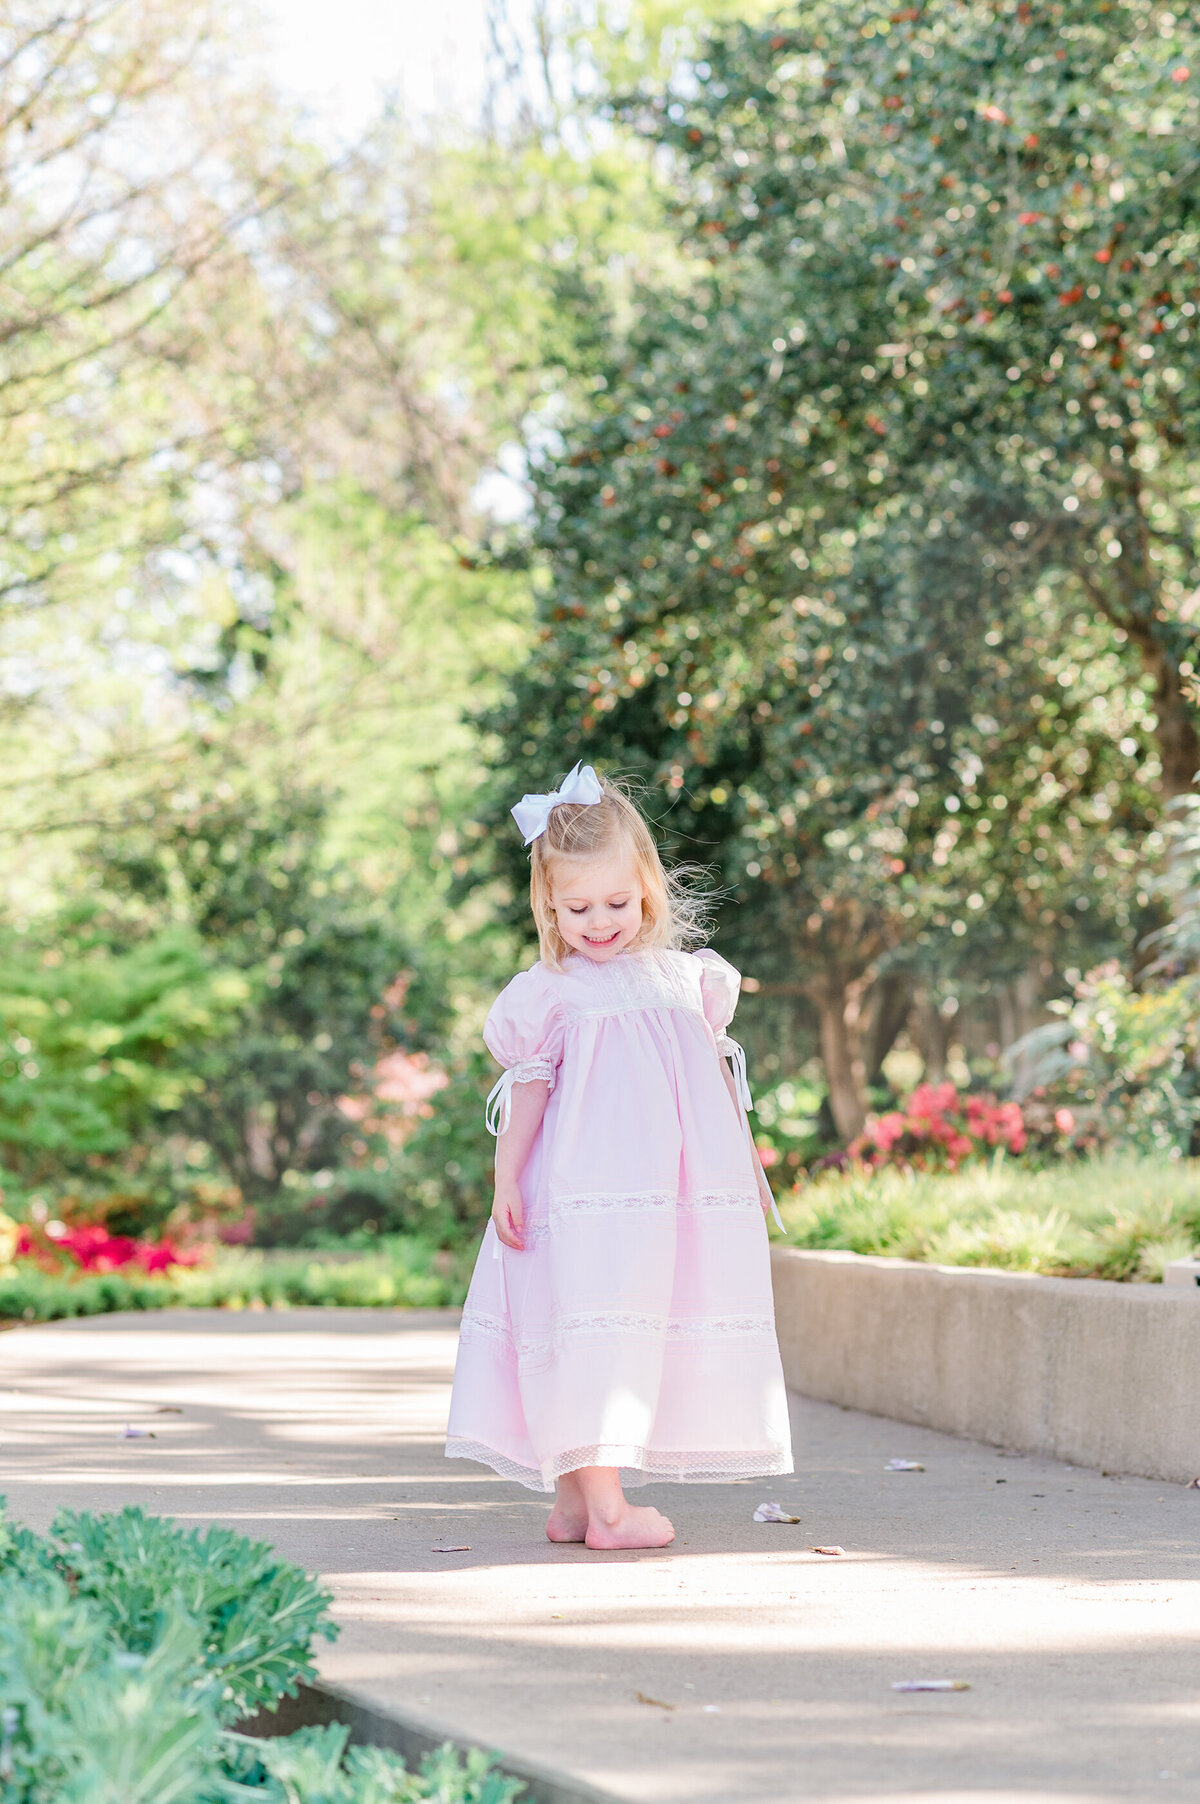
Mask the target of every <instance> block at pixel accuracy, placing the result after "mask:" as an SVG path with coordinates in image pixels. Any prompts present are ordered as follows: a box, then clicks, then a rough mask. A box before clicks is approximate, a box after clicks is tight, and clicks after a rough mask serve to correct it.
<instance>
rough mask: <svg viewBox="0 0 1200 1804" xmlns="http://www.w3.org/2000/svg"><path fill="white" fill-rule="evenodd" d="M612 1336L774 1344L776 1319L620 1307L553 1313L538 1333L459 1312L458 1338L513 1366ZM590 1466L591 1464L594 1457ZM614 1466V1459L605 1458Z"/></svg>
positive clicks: (470, 1312) (497, 1319)
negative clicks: (488, 1346) (493, 1349)
mask: <svg viewBox="0 0 1200 1804" xmlns="http://www.w3.org/2000/svg"><path fill="white" fill-rule="evenodd" d="M596 1334H605V1335H607V1334H615V1335H620V1336H621V1337H622V1338H626V1337H628V1336H630V1335H637V1336H640V1337H642V1338H643V1339H648V1340H659V1339H665V1340H667V1341H669V1342H674V1343H676V1344H679V1343H681V1342H684V1341H706V1340H731V1339H748V1338H754V1339H767V1340H769V1341H770V1342H771V1345H772V1347H774V1345H775V1318H774V1317H773V1316H770V1315H723V1316H699V1317H696V1318H694V1319H692V1320H688V1319H687V1318H680V1317H673V1316H664V1315H637V1314H633V1313H631V1312H625V1311H620V1312H618V1311H612V1310H593V1311H588V1312H580V1313H577V1314H574V1315H559V1316H553V1317H552V1318H551V1319H550V1320H549V1321H548V1322H545V1323H539V1324H538V1328H537V1331H536V1332H535V1333H529V1334H520V1335H518V1334H515V1333H514V1332H513V1328H512V1324H511V1323H510V1322H509V1321H508V1320H507V1318H506V1317H503V1316H498V1315H487V1314H485V1313H484V1312H483V1311H482V1310H477V1309H471V1308H470V1307H468V1308H467V1309H465V1310H464V1311H463V1317H462V1322H461V1324H460V1327H459V1340H460V1341H461V1342H469V1341H473V1340H482V1341H490V1342H491V1343H492V1344H493V1345H496V1346H498V1347H499V1348H500V1349H501V1350H502V1351H503V1352H504V1353H506V1354H508V1355H509V1356H510V1357H512V1358H513V1359H515V1360H516V1362H517V1364H518V1365H522V1366H538V1365H541V1364H543V1363H545V1362H546V1361H547V1360H550V1359H555V1358H557V1357H558V1355H559V1354H560V1353H562V1352H563V1350H564V1348H565V1346H566V1344H567V1341H568V1339H569V1338H570V1337H572V1336H574V1335H596ZM592 1463H593V1464H595V1463H596V1462H595V1461H593V1462H592ZM609 1463H610V1464H615V1463H616V1462H615V1461H610V1462H609Z"/></svg>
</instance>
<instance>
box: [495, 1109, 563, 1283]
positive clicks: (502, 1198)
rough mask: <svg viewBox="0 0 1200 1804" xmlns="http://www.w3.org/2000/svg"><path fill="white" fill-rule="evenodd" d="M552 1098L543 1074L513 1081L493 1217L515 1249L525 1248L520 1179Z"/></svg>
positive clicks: (498, 1149) (498, 1162)
mask: <svg viewBox="0 0 1200 1804" xmlns="http://www.w3.org/2000/svg"><path fill="white" fill-rule="evenodd" d="M549 1100H550V1085H549V1084H548V1083H546V1082H545V1081H544V1080H543V1079H541V1078H538V1079H535V1080H534V1081H533V1082H531V1083H527V1084H514V1085H513V1087H512V1092H511V1098H510V1113H509V1118H508V1126H507V1127H506V1128H505V1130H504V1132H503V1133H502V1134H501V1135H500V1136H499V1138H498V1139H497V1141H496V1195H495V1201H494V1202H493V1203H492V1221H493V1222H494V1223H495V1227H496V1232H497V1234H498V1235H499V1236H500V1239H501V1240H502V1241H503V1242H504V1244H505V1246H506V1247H512V1249H513V1251H514V1252H516V1253H523V1252H524V1251H525V1243H524V1241H523V1240H522V1238H521V1229H522V1226H523V1224H524V1220H525V1204H524V1200H523V1199H522V1196H521V1186H520V1182H519V1180H520V1176H521V1173H522V1172H523V1171H524V1169H525V1161H526V1159H528V1157H529V1154H530V1151H531V1149H532V1147H533V1143H534V1141H535V1140H536V1139H537V1132H538V1129H539V1128H540V1127H541V1125H542V1116H543V1115H544V1114H545V1113H546V1104H547V1103H548V1102H549Z"/></svg>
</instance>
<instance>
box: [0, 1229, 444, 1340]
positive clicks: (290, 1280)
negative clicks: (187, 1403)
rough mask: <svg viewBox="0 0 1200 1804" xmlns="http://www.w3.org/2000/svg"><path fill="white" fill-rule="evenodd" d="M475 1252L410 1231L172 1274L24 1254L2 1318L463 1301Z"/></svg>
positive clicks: (220, 1260) (221, 1256)
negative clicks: (344, 1249)
mask: <svg viewBox="0 0 1200 1804" xmlns="http://www.w3.org/2000/svg"><path fill="white" fill-rule="evenodd" d="M472 1262H473V1249H468V1250H466V1251H464V1252H455V1253H446V1252H440V1251H439V1250H438V1249H437V1248H436V1247H434V1246H433V1245H432V1244H431V1243H430V1242H428V1241H425V1240H419V1239H415V1238H413V1237H411V1236H406V1235H394V1236H388V1237H386V1238H383V1237H381V1238H380V1240H379V1243H378V1245H377V1246H376V1247H374V1248H372V1249H371V1251H369V1252H361V1253H358V1252H356V1253H354V1254H352V1255H351V1256H350V1257H346V1256H345V1255H340V1256H339V1255H336V1254H333V1253H324V1252H320V1253H308V1252H305V1253H291V1252H287V1253H260V1252H246V1251H241V1250H236V1251H235V1250H233V1249H225V1250H222V1251H221V1252H220V1253H218V1254H217V1255H216V1256H215V1257H214V1259H213V1260H212V1261H211V1262H210V1263H209V1264H206V1265H203V1266H192V1267H187V1268H182V1269H177V1270H176V1271H175V1272H173V1273H171V1274H170V1275H169V1276H163V1277H152V1278H148V1277H145V1276H142V1275H138V1274H136V1273H130V1274H128V1275H127V1274H126V1273H125V1272H111V1273H104V1274H99V1273H86V1272H85V1273H81V1274H79V1275H78V1276H74V1277H66V1276H59V1275H54V1274H50V1273H47V1272H42V1271H40V1270H38V1268H37V1267H36V1266H34V1265H32V1264H30V1263H29V1261H28V1260H21V1261H20V1262H19V1263H18V1264H17V1265H16V1266H15V1267H10V1268H9V1270H8V1271H7V1273H5V1272H0V1322H4V1321H8V1322H49V1321H55V1320H58V1319H60V1318H62V1317H66V1316H76V1315H105V1314H107V1313H108V1312H110V1311H111V1310H116V1309H178V1308H181V1307H182V1308H191V1309H212V1308H218V1309H288V1308H293V1307H297V1306H300V1305H304V1304H308V1305H313V1304H315V1305H318V1306H321V1307H331V1308H336V1307H342V1308H347V1307H349V1308H384V1309H386V1308H394V1307H397V1306H401V1305H403V1306H406V1307H409V1308H442V1307H445V1306H447V1305H450V1304H458V1303H461V1302H462V1300H463V1298H464V1296H465V1295H466V1292H467V1284H468V1282H469V1280H470V1275H471V1265H472Z"/></svg>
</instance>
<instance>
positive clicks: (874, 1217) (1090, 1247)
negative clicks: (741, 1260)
mask: <svg viewBox="0 0 1200 1804" xmlns="http://www.w3.org/2000/svg"><path fill="white" fill-rule="evenodd" d="M780 1208H781V1212H782V1215H783V1218H784V1222H785V1224H786V1226H787V1229H788V1236H789V1239H790V1240H791V1242H792V1244H793V1245H798V1246H805V1247H818V1248H820V1247H824V1248H838V1247H840V1248H845V1249H846V1250H847V1251H849V1252H853V1253H882V1254H886V1255H889V1256H891V1257H893V1258H900V1259H918V1260H926V1261H929V1262H931V1263H934V1264H944V1265H976V1266H996V1267H999V1268H1001V1269H1003V1270H1008V1271H1035V1272H1046V1273H1055V1274H1060V1275H1064V1276H1071V1277H1094V1278H1115V1279H1120V1280H1129V1279H1136V1280H1139V1281H1142V1282H1151V1283H1154V1282H1159V1281H1161V1279H1162V1271H1163V1266H1164V1265H1165V1264H1166V1263H1167V1261H1168V1260H1169V1259H1177V1258H1183V1257H1186V1255H1187V1254H1188V1253H1189V1252H1190V1250H1191V1248H1192V1247H1193V1246H1195V1245H1196V1244H1197V1243H1198V1242H1200V1161H1196V1160H1185V1159H1176V1160H1168V1159H1157V1158H1138V1157H1137V1156H1136V1155H1133V1154H1126V1155H1122V1156H1115V1155H1114V1156H1110V1157H1107V1158H1096V1159H1080V1160H1077V1161H1074V1162H1071V1163H1066V1164H1061V1165H1055V1166H1047V1167H1045V1168H1043V1169H1042V1170H1040V1171H1028V1170H1025V1169H1023V1168H1021V1167H1019V1166H1016V1165H1014V1164H1010V1163H1008V1162H1006V1161H1005V1160H1004V1159H1003V1157H997V1158H995V1159H994V1160H993V1161H992V1162H991V1163H989V1164H987V1165H973V1166H966V1167H964V1168H963V1169H962V1170H961V1171H959V1172H956V1173H938V1172H912V1171H900V1170H896V1169H893V1168H884V1169H882V1170H879V1171H868V1170H865V1169H863V1168H862V1167H856V1168H851V1169H850V1170H848V1171H844V1172H825V1173H823V1174H822V1175H821V1176H820V1177H818V1178H816V1179H814V1180H813V1181H812V1182H811V1183H810V1184H807V1185H806V1186H804V1187H803V1188H802V1189H800V1190H797V1191H795V1192H793V1194H792V1195H791V1196H790V1197H786V1198H784V1199H783V1200H782V1202H781V1204H780Z"/></svg>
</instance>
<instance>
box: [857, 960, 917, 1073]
mask: <svg viewBox="0 0 1200 1804" xmlns="http://www.w3.org/2000/svg"><path fill="white" fill-rule="evenodd" d="M911 1007H912V992H911V990H910V989H909V984H908V979H907V977H905V976H904V975H903V973H902V972H899V971H891V972H889V973H888V974H887V976H886V977H881V978H880V979H879V980H878V982H877V983H874V984H872V986H871V993H870V995H869V996H868V998H867V1008H866V1011H865V1012H866V1016H867V1020H866V1025H865V1028H864V1030H863V1064H864V1066H865V1068H866V1081H867V1088H868V1089H870V1090H874V1089H877V1088H878V1087H879V1086H880V1085H881V1084H883V1083H884V1082H886V1079H885V1078H884V1075H883V1061H884V1059H886V1057H887V1055H888V1053H889V1052H890V1051H891V1050H892V1047H893V1046H894V1045H895V1044H896V1039H897V1037H898V1035H899V1033H900V1030H901V1028H902V1027H903V1026H904V1024H905V1022H906V1021H907V1020H908V1013H909V1010H910V1008H911Z"/></svg>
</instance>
